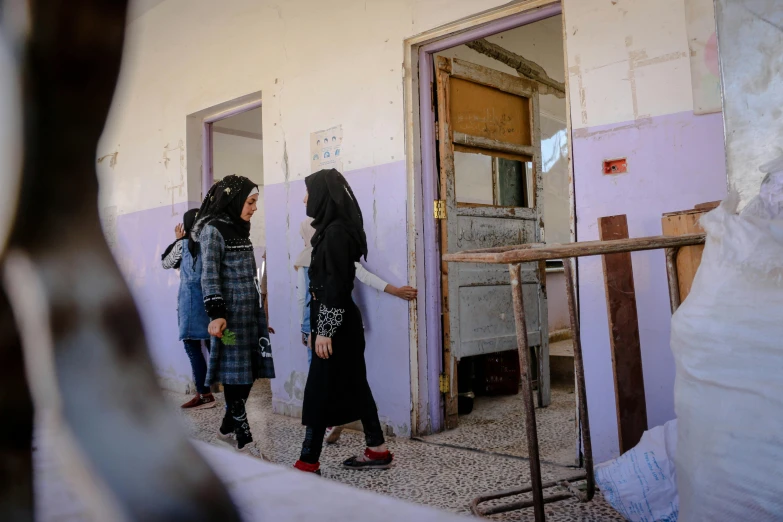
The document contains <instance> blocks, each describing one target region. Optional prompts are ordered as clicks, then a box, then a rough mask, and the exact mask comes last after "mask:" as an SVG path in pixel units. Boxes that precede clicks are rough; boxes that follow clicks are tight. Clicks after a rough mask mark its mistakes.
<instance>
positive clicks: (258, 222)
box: [212, 132, 266, 247]
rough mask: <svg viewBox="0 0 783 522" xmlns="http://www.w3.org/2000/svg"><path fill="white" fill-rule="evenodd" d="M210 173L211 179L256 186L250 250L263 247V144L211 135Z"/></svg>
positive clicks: (220, 134) (256, 141)
mask: <svg viewBox="0 0 783 522" xmlns="http://www.w3.org/2000/svg"><path fill="white" fill-rule="evenodd" d="M212 172H213V173H214V175H215V179H220V178H223V177H225V176H228V175H230V174H236V175H238V176H245V177H246V178H249V179H251V180H253V181H255V182H256V183H258V192H259V197H258V201H259V205H258V211H256V213H255V215H254V216H253V220H252V221H251V229H250V239H251V241H253V246H255V247H264V246H266V231H265V220H264V205H263V201H264V146H263V141H261V140H257V139H253V138H245V137H243V136H234V135H231V134H223V133H220V132H213V133H212Z"/></svg>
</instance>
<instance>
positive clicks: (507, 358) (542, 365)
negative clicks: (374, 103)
mask: <svg viewBox="0 0 783 522" xmlns="http://www.w3.org/2000/svg"><path fill="white" fill-rule="evenodd" d="M511 18H512V17H509V18H508V19H505V20H504V19H500V20H495V21H494V22H493V23H488V24H486V25H485V26H484V27H478V28H474V29H471V30H463V31H462V32H461V33H457V34H456V35H453V36H446V37H445V38H442V39H441V40H439V41H436V42H435V43H430V44H426V45H423V46H422V47H420V48H419V55H418V57H419V89H420V90H419V100H418V101H419V105H418V107H420V108H425V107H432V108H433V111H432V114H431V115H430V114H429V113H428V112H427V111H425V110H424V109H421V111H422V112H421V120H420V127H419V130H420V132H421V133H420V136H421V162H422V169H421V175H422V199H423V201H424V204H425V205H426V204H427V199H429V198H428V192H429V194H431V195H432V199H433V200H434V201H435V210H436V212H435V214H436V215H435V223H434V229H435V230H434V234H433V235H432V239H431V241H429V242H428V241H427V238H426V237H425V241H424V250H425V258H426V259H425V264H426V267H427V269H426V275H425V280H426V281H427V285H428V287H429V282H430V280H431V278H432V276H433V275H436V277H437V280H438V282H439V283H440V284H439V285H438V286H437V292H436V298H437V296H439V297H440V299H439V302H440V305H441V309H440V310H439V311H440V314H439V315H440V317H441V322H440V327H441V328H440V333H439V335H438V339H439V340H440V343H439V346H438V348H439V353H438V354H437V355H438V356H439V357H440V361H439V362H440V364H441V369H442V370H441V372H440V379H439V391H440V392H441V394H442V395H441V399H442V400H441V401H440V402H439V404H438V405H437V406H438V408H439V409H440V411H439V412H438V413H439V414H440V415H441V416H442V417H441V418H442V426H443V427H444V428H446V430H447V431H445V432H442V433H437V434H434V435H429V436H427V437H425V439H426V440H428V441H431V442H435V443H444V444H449V445H457V446H462V447H468V448H472V449H479V450H484V451H491V452H496V453H503V454H509V455H514V456H519V457H526V456H527V444H526V438H525V430H524V427H523V426H522V423H521V422H520V421H521V419H523V417H524V414H523V406H522V400H521V396H520V395H519V393H520V388H519V382H520V374H519V362H518V354H517V350H516V329H515V326H514V315H513V307H512V304H511V288H510V282H509V273H508V268H507V267H506V266H492V265H465V264H445V263H442V262H441V261H440V257H441V255H442V254H443V253H446V252H457V251H461V250H467V249H475V248H494V247H500V246H507V245H513V244H520V243H535V242H547V243H567V242H570V241H572V232H571V231H572V222H573V189H572V184H571V166H570V156H569V155H570V143H569V142H570V135H571V134H570V126H569V118H568V106H567V96H566V93H567V88H566V66H565V53H564V37H563V19H562V9H561V6H560V4H559V2H550V3H549V5H546V6H544V7H542V8H539V9H531V10H528V11H524V12H522V13H517V15H516V21H512V20H511ZM493 29H495V30H494V31H493ZM430 86H431V89H430ZM430 118H431V120H430ZM430 148H431V149H430ZM428 163H429V168H428ZM428 189H431V191H428ZM424 208H425V209H426V206H425V207H424ZM426 218H427V216H426V214H425V215H424V218H423V219H426ZM426 225H427V224H426V223H424V224H423V228H424V229H425V236H426V232H427V230H426V228H427V226H426ZM433 252H434V253H435V254H434V255H433ZM433 261H434V262H433ZM434 266H437V269H438V270H437V271H436V272H435V274H433V271H434V270H433V267H434ZM522 270H523V278H522V284H523V295H524V298H525V309H526V318H527V329H528V343H529V345H530V346H531V347H532V348H531V351H530V354H528V356H529V358H530V360H531V363H532V364H531V367H532V368H534V369H535V371H534V375H533V379H534V381H535V386H536V390H537V395H538V397H537V399H538V401H537V402H538V406H539V408H543V409H542V410H540V411H539V413H537V419H538V425H539V426H538V428H539V430H540V433H542V435H543V436H542V438H541V439H542V441H545V442H544V444H543V445H542V453H541V456H542V459H544V460H548V461H551V462H557V463H559V464H563V465H573V464H574V463H575V462H578V457H579V444H578V430H577V424H576V422H577V418H576V414H575V412H576V395H575V393H574V375H573V350H572V348H571V345H570V341H569V339H568V333H567V332H569V330H568V310H567V305H566V297H565V279H564V276H563V274H562V265H558V264H557V263H555V264H550V265H547V264H545V263H540V264H539V263H529V264H527V265H523V266H522ZM430 308H431V307H428V308H427V314H428V316H429V313H430ZM430 320H431V319H430ZM427 335H428V341H430V338H429V335H430V332H429V331H428V332H427ZM550 342H551V345H550ZM430 367H431V365H430ZM433 424H434V425H437V423H433ZM433 431H437V430H433Z"/></svg>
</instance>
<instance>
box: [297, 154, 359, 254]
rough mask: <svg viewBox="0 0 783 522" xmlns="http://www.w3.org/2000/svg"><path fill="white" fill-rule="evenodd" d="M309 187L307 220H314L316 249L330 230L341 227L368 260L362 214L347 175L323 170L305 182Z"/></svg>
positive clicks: (308, 177)
mask: <svg viewBox="0 0 783 522" xmlns="http://www.w3.org/2000/svg"><path fill="white" fill-rule="evenodd" d="M305 185H306V186H307V194H308V196H307V216H308V217H311V218H313V222H312V227H313V228H314V229H315V234H314V235H313V239H312V241H311V244H312V245H313V247H316V246H317V245H318V243H320V242H321V240H322V239H323V236H324V232H325V231H326V229H327V227H329V226H330V225H332V224H333V223H339V224H340V225H342V226H343V228H345V230H347V231H348V234H349V235H350V236H351V237H352V238H353V240H354V241H356V243H357V246H358V247H359V252H360V253H361V256H364V259H367V236H366V235H365V234H364V218H363V217H362V210H361V208H359V203H358V202H357V201H356V196H354V195H353V191H352V190H351V186H350V185H349V184H348V182H347V181H346V180H345V178H344V177H343V175H342V174H340V173H339V172H338V171H337V170H335V169H330V170H319V171H318V172H316V173H315V174H311V175H309V176H307V177H306V178H305ZM361 256H360V257H361ZM357 261H358V260H357Z"/></svg>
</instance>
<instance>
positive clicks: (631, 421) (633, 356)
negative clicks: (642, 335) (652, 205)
mask: <svg viewBox="0 0 783 522" xmlns="http://www.w3.org/2000/svg"><path fill="white" fill-rule="evenodd" d="M598 229H599V235H600V237H601V240H603V241H609V240H617V239H627V238H628V222H627V221H626V218H625V215H619V216H609V217H602V218H598ZM602 261H603V268H604V284H605V286H606V308H607V313H608V316H609V339H610V341H611V349H612V369H613V372H614V391H615V403H616V405H617V431H618V435H619V438H620V453H625V452H626V451H628V450H629V449H631V448H633V447H634V446H636V444H638V442H639V440H640V439H641V438H642V434H643V433H644V432H645V431H646V430H647V403H646V401H645V397H644V373H643V372H642V348H641V342H640V341H639V322H638V317H637V312H636V291H635V289H634V283H633V267H632V265H631V253H630V252H622V253H617V254H609V255H605V256H603V260H602Z"/></svg>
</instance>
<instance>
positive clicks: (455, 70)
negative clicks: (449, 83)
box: [451, 58, 538, 98]
mask: <svg viewBox="0 0 783 522" xmlns="http://www.w3.org/2000/svg"><path fill="white" fill-rule="evenodd" d="M451 75H452V77H454V78H459V79H462V80H468V81H470V82H474V83H480V84H482V85H486V86H488V87H492V88H493V89H498V90H500V91H503V92H507V93H510V94H514V95H516V96H523V97H525V98H529V97H530V96H532V95H533V93H535V92H538V87H537V86H536V83H535V82H532V81H530V80H526V79H524V78H520V77H519V76H513V75H511V74H506V73H503V72H500V71H497V70H495V69H490V68H489V67H484V66H481V65H476V64H474V63H470V62H466V61H463V60H460V59H458V58H454V60H452V63H451Z"/></svg>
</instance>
